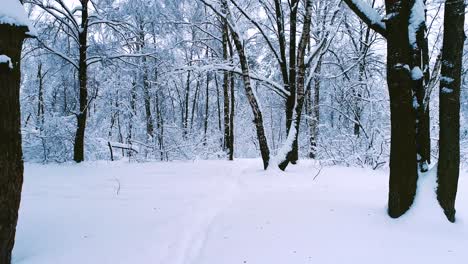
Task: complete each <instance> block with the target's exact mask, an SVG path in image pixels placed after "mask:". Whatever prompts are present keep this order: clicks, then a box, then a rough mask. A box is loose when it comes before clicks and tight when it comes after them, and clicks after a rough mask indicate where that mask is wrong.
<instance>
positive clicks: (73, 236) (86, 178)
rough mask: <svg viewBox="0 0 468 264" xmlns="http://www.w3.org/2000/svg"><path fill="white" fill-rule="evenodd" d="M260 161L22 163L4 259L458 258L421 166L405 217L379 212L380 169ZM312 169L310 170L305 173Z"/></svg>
mask: <svg viewBox="0 0 468 264" xmlns="http://www.w3.org/2000/svg"><path fill="white" fill-rule="evenodd" d="M261 168H262V164H261V161H260V160H238V161H235V162H227V161H196V162H169V163H140V164H135V163H131V164H130V163H126V162H114V163H110V162H109V163H107V162H98V163H95V162H94V163H85V164H80V165H71V164H68V165H46V166H43V165H37V164H26V170H25V184H24V192H23V199H22V204H21V211H20V220H19V224H18V233H17V240H16V246H15V249H14V263H15V264H75V263H76V264H83V263H86V264H88V263H89V264H94V263H95V264H103V263H105V264H107V263H109V264H118V263H127V264H146V263H151V264H153V263H154V264H231V263H232V264H234V263H236V264H239V263H240V264H242V263H251V264H285V263H287V264H300V263H318V264H324V263H337V264H338V263H339V264H342V263H360V264H366V263H372V264H374V263H379V264H382V263H397V262H398V263H425V264H427V263H438V264H440V263H466V259H468V251H467V249H468V220H467V219H468V186H467V183H468V182H467V179H468V177H467V175H466V173H463V175H462V177H461V181H460V187H459V196H458V200H457V209H458V212H457V217H458V218H457V223H456V224H450V223H449V222H448V221H447V220H446V219H445V217H444V215H443V213H442V211H441V210H440V209H439V208H438V206H437V203H436V200H435V198H434V195H433V191H432V189H431V188H433V186H434V185H435V177H434V175H433V173H432V174H428V175H424V177H423V178H422V181H421V182H420V184H419V185H420V187H422V188H420V189H421V190H420V191H419V195H418V197H417V200H416V205H415V207H414V208H412V209H411V211H410V212H409V213H408V214H407V215H405V216H404V217H402V218H400V219H397V220H394V219H390V218H389V217H388V216H387V215H386V211H385V210H386V208H385V205H386V200H387V182H388V176H387V173H386V172H384V171H372V170H366V169H356V168H341V167H325V168H323V169H322V170H321V172H320V173H319V174H318V171H319V169H320V168H319V166H318V165H316V164H314V163H312V162H310V161H303V162H301V163H300V164H299V165H297V166H290V167H288V171H287V172H286V173H282V172H279V171H268V172H265V171H262V170H261ZM314 178H315V179H314Z"/></svg>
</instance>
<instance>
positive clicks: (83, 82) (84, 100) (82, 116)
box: [73, 0, 89, 162]
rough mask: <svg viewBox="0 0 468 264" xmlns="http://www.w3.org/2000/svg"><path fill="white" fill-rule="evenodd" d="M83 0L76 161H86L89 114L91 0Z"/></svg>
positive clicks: (74, 150)
mask: <svg viewBox="0 0 468 264" xmlns="http://www.w3.org/2000/svg"><path fill="white" fill-rule="evenodd" d="M80 1H81V7H82V10H81V13H82V16H81V31H80V32H79V35H78V36H79V37H78V41H79V44H80V47H79V50H80V57H79V63H78V82H79V89H80V91H79V102H80V109H79V112H78V114H77V115H76V119H77V128H76V134H75V145H74V149H73V160H74V161H76V162H82V161H84V140H85V131H86V118H87V116H88V103H89V102H88V85H87V82H88V64H87V62H86V60H87V50H88V2H89V0H80Z"/></svg>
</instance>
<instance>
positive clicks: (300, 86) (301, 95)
mask: <svg viewBox="0 0 468 264" xmlns="http://www.w3.org/2000/svg"><path fill="white" fill-rule="evenodd" d="M305 9H306V12H305V17H304V26H303V29H302V35H301V39H300V41H299V45H298V51H297V62H296V63H297V68H298V69H297V72H296V73H294V77H292V76H293V75H290V78H291V86H292V80H294V83H295V85H294V90H295V92H294V94H295V96H294V102H293V106H294V107H293V110H294V114H293V116H292V117H293V118H292V119H291V120H292V121H293V123H291V125H290V126H291V127H292V126H294V140H293V142H292V146H290V147H291V150H290V151H289V152H288V153H287V155H286V158H285V159H284V160H283V161H281V162H280V164H278V166H279V168H280V169H281V170H285V169H286V167H287V166H288V164H289V162H291V163H293V164H294V163H295V162H296V161H297V159H298V156H297V154H298V144H297V141H298V136H299V126H300V124H301V114H302V108H303V105H304V100H305V73H306V66H307V65H306V63H305V52H306V47H307V43H308V42H309V38H310V25H311V16H312V2H311V0H308V1H306V2H305ZM292 21H293V20H292V18H291V22H292ZM294 58H295V59H296V56H294ZM294 67H296V64H294ZM296 74H297V75H296ZM296 78H297V83H296ZM291 93H292V89H291ZM291 127H290V128H291ZM291 132H292V131H291V129H289V130H288V137H290V136H291V135H290V133H291Z"/></svg>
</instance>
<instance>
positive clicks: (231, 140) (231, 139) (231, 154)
mask: <svg viewBox="0 0 468 264" xmlns="http://www.w3.org/2000/svg"><path fill="white" fill-rule="evenodd" d="M231 56H233V54H232V50H231ZM229 77H230V79H231V103H230V105H231V108H230V112H229V160H234V117H235V96H234V85H235V80H234V74H233V73H230V74H229Z"/></svg>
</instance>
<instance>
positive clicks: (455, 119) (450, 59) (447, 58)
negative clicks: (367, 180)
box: [437, 0, 466, 222]
mask: <svg viewBox="0 0 468 264" xmlns="http://www.w3.org/2000/svg"><path fill="white" fill-rule="evenodd" d="M465 7H466V6H465V3H464V1H460V0H446V1H445V14H444V39H443V44H442V58H441V60H442V68H441V75H442V78H441V80H440V94H439V101H440V111H439V122H440V133H439V162H438V167H437V182H438V187H437V199H438V200H439V203H440V205H441V207H442V208H443V209H444V213H445V215H446V216H447V219H448V220H449V221H450V222H455V212H456V210H455V199H456V195H457V189H458V177H459V173H460V86H461V72H462V57H463V45H464V41H465V33H464V23H465Z"/></svg>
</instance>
